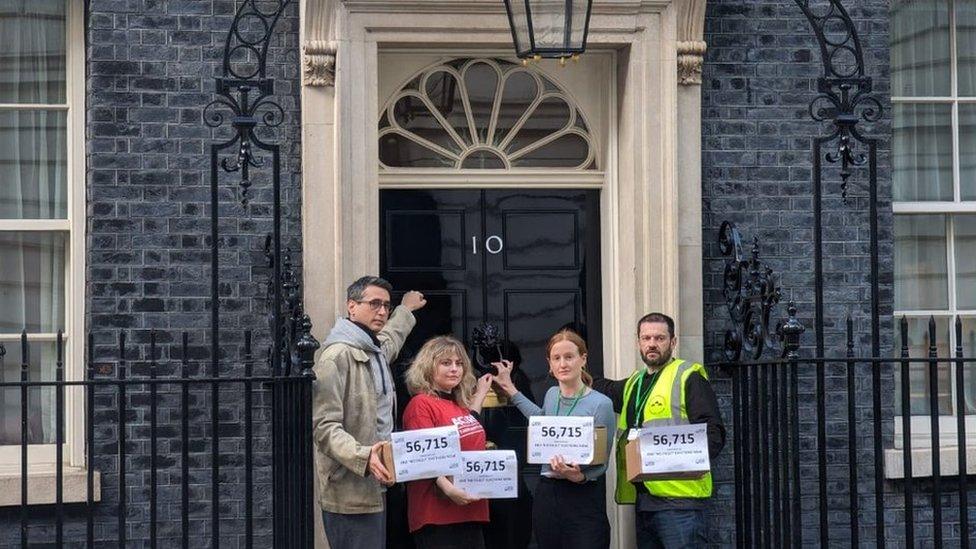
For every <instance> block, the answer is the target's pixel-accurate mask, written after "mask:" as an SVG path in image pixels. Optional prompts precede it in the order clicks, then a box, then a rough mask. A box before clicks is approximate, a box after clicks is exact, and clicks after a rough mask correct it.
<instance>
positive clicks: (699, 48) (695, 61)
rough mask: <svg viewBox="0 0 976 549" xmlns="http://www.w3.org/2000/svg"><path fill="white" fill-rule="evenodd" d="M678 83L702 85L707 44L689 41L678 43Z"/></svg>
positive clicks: (699, 41)
mask: <svg viewBox="0 0 976 549" xmlns="http://www.w3.org/2000/svg"><path fill="white" fill-rule="evenodd" d="M677 44H678V83H679V84H683V85H686V86H688V85H697V86H700V85H701V83H702V62H703V60H704V56H705V47H706V46H705V42H703V41H701V40H688V41H684V42H678V43H677Z"/></svg>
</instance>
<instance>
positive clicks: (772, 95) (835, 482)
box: [702, 0, 976, 547]
mask: <svg viewBox="0 0 976 549" xmlns="http://www.w3.org/2000/svg"><path fill="white" fill-rule="evenodd" d="M810 4H811V5H812V6H813V7H814V8H815V9H817V10H819V11H820V12H823V11H824V10H825V6H826V4H827V2H811V3H810ZM845 6H847V7H848V9H849V10H850V13H851V15H852V17H853V18H854V19H855V21H856V25H857V29H858V32H859V34H860V38H861V41H862V44H863V47H864V56H865V65H866V69H867V73H868V75H870V76H872V77H873V78H874V85H875V90H876V93H877V96H878V97H879V98H880V99H881V100H882V102H883V103H884V104H885V109H886V113H885V118H884V119H883V120H882V121H881V122H880V123H877V124H873V125H871V124H868V125H863V127H862V128H861V129H862V131H863V133H865V134H866V135H867V136H874V137H877V138H878V139H879V171H878V195H879V198H880V203H879V211H880V216H879V227H880V235H879V236H880V239H879V244H880V258H881V273H880V278H879V280H877V281H876V282H877V283H878V284H879V287H880V296H881V299H880V303H881V318H882V331H881V335H882V353H885V354H888V355H890V354H891V352H892V350H891V344H892V339H893V338H892V335H893V332H892V322H891V320H890V317H891V312H892V302H893V297H892V217H891V187H890V185H891V171H890V166H889V147H890V137H891V135H890V131H891V130H890V112H891V111H890V105H889V104H888V97H889V87H888V66H889V49H888V2H886V1H879V0H867V1H858V2H845ZM705 40H706V42H707V43H708V52H707V54H706V56H705V65H704V74H703V83H702V109H703V110H702V114H703V128H702V133H703V166H702V170H703V181H702V187H703V189H702V190H703V212H704V215H703V217H704V220H703V223H704V226H703V235H704V239H705V265H704V268H705V328H706V334H708V335H707V338H708V339H707V341H706V355H707V357H708V358H709V359H710V360H711V361H713V362H718V361H720V360H721V348H722V343H723V339H722V338H723V334H724V331H725V330H726V329H727V328H728V327H729V325H730V322H729V315H728V312H727V310H726V307H725V301H724V298H723V296H722V271H723V268H724V263H723V261H722V256H721V253H720V251H719V249H718V245H717V235H718V228H719V226H720V225H721V223H722V221H725V220H729V221H733V222H735V223H736V224H737V225H738V227H739V229H740V230H741V231H742V233H743V237H744V238H745V239H746V240H747V241H748V244H751V240H752V238H753V236H755V237H758V238H759V240H760V248H761V251H762V256H763V257H764V258H765V259H766V260H767V261H768V262H769V264H770V265H771V266H772V267H773V268H774V269H775V270H776V271H777V272H778V273H779V274H780V277H781V278H780V281H781V285H782V288H783V290H784V294H785V295H784V301H786V300H789V299H793V300H795V301H796V302H797V306H798V308H799V316H800V319H801V321H802V322H803V323H804V324H805V325H806V327H807V332H806V334H804V337H803V345H804V352H806V353H811V352H812V349H813V346H814V342H815V339H814V330H815V327H814V322H813V315H814V306H813V301H814V276H813V201H812V190H811V189H812V184H813V183H812V182H813V173H812V152H811V150H812V145H813V141H814V139H815V138H817V137H820V136H824V135H828V134H829V132H830V131H831V129H830V128H829V127H826V126H824V125H821V124H820V123H817V122H814V121H813V120H812V119H811V118H810V115H809V112H808V105H809V102H810V101H811V100H812V99H813V98H814V97H815V96H816V77H817V76H819V75H820V74H822V72H823V71H822V65H821V62H820V51H819V48H818V46H817V43H816V40H815V38H814V35H813V32H812V30H811V28H810V26H809V24H808V22H807V20H806V18H805V17H804V16H803V14H802V12H801V11H800V9H799V8H798V6H797V5H796V2H793V1H785V0H779V1H762V2H759V1H741V0H712V1H710V2H709V3H708V11H707V15H706V25H705ZM835 147H836V145H835ZM824 173H825V175H824V186H823V189H824V202H823V226H824V278H823V280H824V288H825V294H824V296H825V324H824V327H823V330H824V336H825V341H826V347H827V355H828V356H843V354H842V352H843V345H844V341H845V338H844V335H843V330H844V326H845V319H846V317H847V315H848V314H850V315H851V316H852V317H853V318H854V320H855V333H856V335H857V337H856V345H857V352H858V354H860V355H862V356H867V355H870V353H871V345H870V341H871V338H870V329H871V328H870V318H871V312H870V295H871V294H870V288H871V283H872V281H871V280H870V264H869V255H868V253H869V249H870V248H869V243H870V238H869V225H868V215H867V214H868V200H867V193H866V183H867V180H868V174H867V171H866V170H862V171H860V172H859V173H857V174H856V175H855V176H854V177H853V178H852V183H853V184H852V187H851V189H850V190H849V192H848V195H849V199H848V201H847V203H845V202H844V201H843V200H842V199H841V197H840V196H841V194H840V177H839V174H838V173H837V171H836V169H835V168H829V169H827V170H825V172H824ZM749 247H750V248H751V246H749ZM778 316H779V317H783V316H785V305H784V306H782V307H781V308H780V310H779V315H778ZM857 372H858V373H857V376H858V378H859V379H858V382H857V383H856V385H855V386H856V395H857V397H856V398H857V399H858V405H857V414H858V415H857V417H858V418H860V419H861V424H860V427H859V428H858V440H857V444H858V448H859V451H858V455H859V456H860V457H859V459H858V460H857V469H858V474H859V479H860V482H859V492H860V496H861V497H860V505H861V507H862V512H861V515H860V516H861V520H860V531H861V539H862V541H863V540H871V545H870V546H873V539H874V533H875V525H876V524H877V522H876V521H877V518H876V516H875V513H874V500H873V478H874V476H873V475H874V456H873V453H872V450H871V449H872V438H871V436H872V430H871V429H872V427H871V423H870V419H871V410H870V406H871V394H872V393H871V384H870V370H869V369H868V368H867V367H866V366H865V367H863V368H862V367H859V369H858V370H857ZM845 376H846V370H845V369H844V368H843V367H842V366H840V365H828V367H827V380H826V400H827V436H828V444H827V448H828V460H827V461H828V464H829V466H828V475H827V478H828V480H829V482H828V493H829V496H828V505H829V512H828V522H829V525H830V528H829V532H830V535H831V537H830V545H831V546H835V545H836V546H838V547H840V546H848V545H849V544H850V534H849V516H850V515H849V508H850V507H849V503H848V493H849V492H848V482H847V471H848V458H847V452H848V445H847V407H846V405H847V381H846V377H845ZM882 381H883V386H882V387H883V389H882V395H883V416H884V417H885V418H886V419H888V421H886V422H885V425H884V441H885V446H886V447H892V444H893V442H892V441H893V434H892V424H891V422H890V418H891V417H892V415H893V396H894V384H893V376H892V370H891V368H890V366H885V367H884V369H883V380H882ZM715 383H716V387H717V391H718V394H719V397H720V399H721V402H722V406H723V411H724V414H725V418H726V422H727V423H728V424H729V425H730V426H731V423H732V417H731V414H732V412H731V408H732V406H731V383H730V378H729V377H728V375H727V374H723V373H718V375H717V376H716V382H715ZM815 395H816V393H815V377H814V368H813V367H812V366H806V367H803V368H802V370H801V374H800V400H801V403H802V404H801V407H800V416H801V417H800V421H801V424H802V427H801V433H802V439H801V449H802V451H801V477H802V478H803V479H804V481H803V484H802V490H803V493H804V494H805V496H804V500H803V517H802V521H803V544H804V546H816V545H817V544H818V536H819V513H818V500H817V499H816V494H817V481H816V479H817V453H816V419H815V412H816V409H815V407H814V403H815V402H816V397H815ZM730 437H731V433H730ZM732 457H733V455H732V447H731V445H730V446H728V447H727V451H726V452H725V453H724V455H723V456H722V458H721V460H720V461H719V463H718V464H717V468H718V470H717V474H716V500H715V502H714V505H713V507H712V510H711V514H710V524H711V526H710V538H711V541H712V542H713V544H715V545H719V546H723V545H728V544H730V543H733V541H734V530H733V529H732V528H730V527H729V525H731V524H734V507H733V501H734V500H733V497H734V484H733V482H734V471H733V468H732V463H733V459H732ZM953 482H954V479H953ZM885 490H886V495H885V502H886V512H885V517H884V520H885V523H886V525H887V530H886V537H887V541H888V543H889V545H901V544H903V541H900V540H904V535H905V532H904V499H903V497H902V495H901V490H902V483H900V482H887V483H886V484H885ZM944 490H945V488H944ZM916 493H917V497H916V500H915V508H916V515H915V516H916V539H917V540H918V542H919V543H922V544H930V543H932V535H933V531H932V508H931V506H932V497H931V495H926V494H930V493H931V487H930V486H928V485H927V484H924V483H923V484H919V485H917V487H916ZM970 499H972V497H971V498H970ZM957 501H958V499H957V498H956V497H955V496H947V497H945V498H944V502H943V504H944V505H945V509H944V511H943V523H944V524H943V533H944V536H945V539H946V541H947V542H948V543H950V544H952V543H955V541H950V540H958V535H959V534H958V524H959V516H958V515H959V513H958V508H957V507H955V508H954V507H953V506H954V505H957ZM969 520H970V522H971V523H972V522H973V521H974V520H976V513H974V511H973V510H971V511H970V518H969Z"/></svg>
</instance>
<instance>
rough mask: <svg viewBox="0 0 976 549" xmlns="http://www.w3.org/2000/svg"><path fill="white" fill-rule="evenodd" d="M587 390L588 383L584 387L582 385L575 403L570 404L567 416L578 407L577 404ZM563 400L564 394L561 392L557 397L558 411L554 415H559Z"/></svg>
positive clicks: (574, 400)
mask: <svg viewBox="0 0 976 549" xmlns="http://www.w3.org/2000/svg"><path fill="white" fill-rule="evenodd" d="M585 392H586V385H583V386H582V387H580V390H579V392H578V393H576V397H575V398H574V399H573V405H572V406H570V407H569V411H568V412H566V415H567V416H571V415H573V410H575V409H576V405H577V404H579V400H580V398H582V397H583V393H585ZM562 401H563V395H562V394H560V395H559V396H558V397H556V413H555V414H554V415H557V416H558V415H559V407H560V406H559V405H560V404H562Z"/></svg>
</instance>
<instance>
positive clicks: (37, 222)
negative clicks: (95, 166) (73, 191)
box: [0, 152, 71, 233]
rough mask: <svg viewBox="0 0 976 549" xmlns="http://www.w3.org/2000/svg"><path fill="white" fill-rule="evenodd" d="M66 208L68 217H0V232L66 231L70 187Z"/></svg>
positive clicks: (67, 226)
mask: <svg viewBox="0 0 976 549" xmlns="http://www.w3.org/2000/svg"><path fill="white" fill-rule="evenodd" d="M70 154H71V153H70V152H69V153H68V155H69V162H68V170H69V171H70V169H71V162H70ZM68 181H69V183H68V185H69V187H70V185H71V183H70V181H71V174H70V173H69V175H68ZM68 204H69V206H68V209H69V213H68V215H69V219H0V232H49V233H50V232H58V231H64V232H67V231H69V230H71V220H70V215H71V213H70V209H71V206H70V204H71V199H70V189H69V199H68Z"/></svg>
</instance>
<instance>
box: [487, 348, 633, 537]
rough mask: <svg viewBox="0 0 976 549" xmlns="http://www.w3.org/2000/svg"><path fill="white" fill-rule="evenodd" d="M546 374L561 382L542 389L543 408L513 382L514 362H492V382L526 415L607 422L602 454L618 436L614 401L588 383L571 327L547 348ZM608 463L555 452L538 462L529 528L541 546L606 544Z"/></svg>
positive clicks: (583, 357)
mask: <svg viewBox="0 0 976 549" xmlns="http://www.w3.org/2000/svg"><path fill="white" fill-rule="evenodd" d="M546 355H547V356H546V360H547V361H548V362H549V373H550V375H552V376H553V377H554V378H556V381H558V382H559V385H558V386H556V387H552V388H550V389H549V391H548V392H547V393H546V398H545V400H544V402H543V404H542V408H539V407H538V406H536V405H535V404H534V403H533V402H532V401H531V400H529V399H528V398H527V397H526V396H525V395H523V394H521V393H520V392H519V391H518V389H516V388H515V385H514V384H513V383H512V378H511V372H512V363H511V362H509V361H502V362H496V363H494V366H495V367H496V368H498V375H497V376H495V377H494V381H495V382H496V383H497V384H498V386H499V387H501V389H502V391H504V392H505V393H506V394H508V396H510V397H511V398H512V402H513V403H514V404H515V405H516V406H517V407H518V409H519V411H520V412H522V414H523V415H525V416H526V417H529V416H541V415H554V416H581V417H586V416H590V417H592V418H593V426H594V427H600V426H603V427H606V429H607V438H606V440H607V448H606V455H607V456H610V455H612V453H611V451H610V450H611V447H612V446H613V441H614V439H615V438H616V436H615V433H616V425H615V423H616V422H615V421H614V419H615V418H614V415H613V403H612V402H611V401H610V399H609V398H607V397H606V396H604V395H603V394H601V393H598V392H596V391H594V390H593V389H592V388H590V384H591V383H592V382H593V378H591V377H590V374H589V373H588V372H587V371H586V342H584V341H583V338H581V337H580V336H579V335H578V334H576V333H575V332H573V331H570V330H561V331H559V332H557V333H556V334H555V335H553V336H552V337H551V338H550V339H549V344H548V345H547V347H546ZM606 471H607V465H606V464H605V463H604V464H602V465H583V466H580V465H578V464H575V463H567V462H566V461H564V460H563V459H562V457H561V456H555V457H553V458H552V460H550V462H549V464H548V465H543V466H542V478H541V479H540V481H539V487H538V488H537V489H536V493H535V498H534V502H533V508H532V527H533V530H534V532H535V538H536V543H537V545H538V547H539V549H576V548H579V549H598V548H601V547H603V548H606V547H609V546H610V523H609V521H607V508H606V496H605V494H606V483H605V482H604V474H605V473H606Z"/></svg>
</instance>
